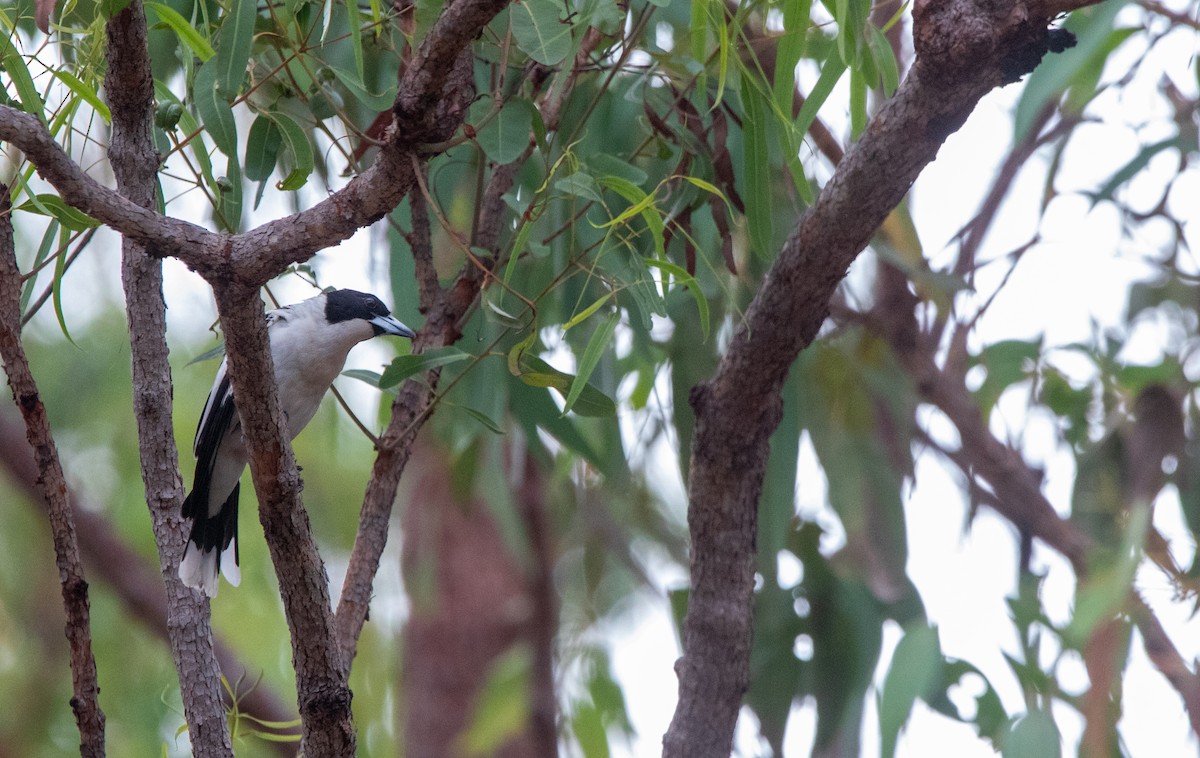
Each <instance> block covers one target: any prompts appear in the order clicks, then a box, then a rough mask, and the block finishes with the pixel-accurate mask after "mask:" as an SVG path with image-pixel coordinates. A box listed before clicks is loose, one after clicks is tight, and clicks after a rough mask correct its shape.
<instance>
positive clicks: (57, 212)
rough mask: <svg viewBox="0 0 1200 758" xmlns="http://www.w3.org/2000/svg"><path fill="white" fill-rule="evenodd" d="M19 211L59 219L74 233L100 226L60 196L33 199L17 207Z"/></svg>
mask: <svg viewBox="0 0 1200 758" xmlns="http://www.w3.org/2000/svg"><path fill="white" fill-rule="evenodd" d="M17 210H21V211H28V212H31V213H37V214H40V215H44V216H50V217H51V218H55V219H57V220H58V221H59V223H61V224H62V225H63V228H65V229H70V230H71V231H74V232H81V231H83V230H84V229H91V228H92V227H95V226H99V225H100V222H99V221H97V220H96V219H94V218H92V217H91V216H89V215H87V214H86V213H84V212H83V211H81V210H78V209H77V208H74V207H72V206H70V205H67V204H66V203H65V202H63V199H62V198H60V197H59V196H58V195H51V194H50V193H48V192H47V193H42V194H38V195H36V196H33V197H31V198H30V199H29V200H26V201H25V202H24V203H22V204H21V205H19V206H17Z"/></svg>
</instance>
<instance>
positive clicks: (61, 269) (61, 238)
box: [50, 229, 75, 345]
mask: <svg viewBox="0 0 1200 758" xmlns="http://www.w3.org/2000/svg"><path fill="white" fill-rule="evenodd" d="M68 235H69V232H68V230H67V229H60V230H59V232H58V257H57V258H55V260H54V282H53V283H52V285H51V287H50V291H51V296H52V297H51V299H52V300H53V302H54V315H55V317H56V318H57V319H58V328H59V329H61V330H62V334H63V336H64V337H66V338H67V342H70V343H71V344H72V345H74V344H75V340H74V339H73V338H72V337H71V332H70V331H69V330H68V329H67V316H66V313H65V312H64V311H63V307H62V281H63V275H64V274H66V273H67V249H68V247H67V241H68V239H69V236H68Z"/></svg>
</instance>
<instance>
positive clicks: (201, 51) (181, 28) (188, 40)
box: [145, 0, 217, 63]
mask: <svg viewBox="0 0 1200 758" xmlns="http://www.w3.org/2000/svg"><path fill="white" fill-rule="evenodd" d="M145 8H146V10H147V11H148V12H149V13H152V14H154V16H155V17H157V18H158V22H159V23H160V24H162V25H163V26H165V27H167V28H168V29H170V30H171V31H173V32H175V36H176V37H178V38H179V41H180V42H182V43H183V45H184V47H186V48H187V49H189V50H191V51H192V54H193V55H195V56H196V57H197V58H199V59H200V62H201V63H205V62H207V61H208V59H209V58H211V57H213V56H214V55H216V54H217V53H216V51H215V50H213V48H212V45H211V44H209V42H208V39H206V38H205V37H204V36H203V35H202V34H200V32H199V31H198V30H197V29H196V27H195V26H193V25H192V24H191V22H189V21H188V20H187V19H186V18H184V17H183V16H181V15H179V11H177V10H175V9H174V8H172V7H171V6H169V5H166V4H164V3H159V2H155V0H146V3H145Z"/></svg>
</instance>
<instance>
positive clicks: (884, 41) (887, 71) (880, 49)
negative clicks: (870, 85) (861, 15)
mask: <svg viewBox="0 0 1200 758" xmlns="http://www.w3.org/2000/svg"><path fill="white" fill-rule="evenodd" d="M869 28H870V36H868V37H867V49H868V50H869V51H870V53H871V58H872V59H873V60H874V61H875V68H877V69H879V80H880V81H879V84H880V85H881V86H882V87H883V94H884V96H886V97H891V96H892V93H893V92H895V91H896V88H897V87H899V86H900V69H899V68H898V67H897V66H896V53H895V52H894V51H893V50H892V45H891V43H889V42H888V38H887V36H886V35H885V34H884V33H883V32H881V31H879V29H878V28H877V27H876V26H875V25H874V24H870V25H869Z"/></svg>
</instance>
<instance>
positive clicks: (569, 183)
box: [554, 171, 601, 203]
mask: <svg viewBox="0 0 1200 758" xmlns="http://www.w3.org/2000/svg"><path fill="white" fill-rule="evenodd" d="M554 188H555V189H556V190H558V191H559V192H562V193H564V194H567V195H574V196H575V197H581V198H583V199H584V200H591V201H593V202H596V203H598V202H601V201H600V188H599V187H597V186H596V180H595V179H593V178H592V175H591V174H587V173H584V172H583V171H576V172H575V173H573V174H569V175H567V176H564V177H563V178H562V179H558V180H556V181H555V182H554Z"/></svg>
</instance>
